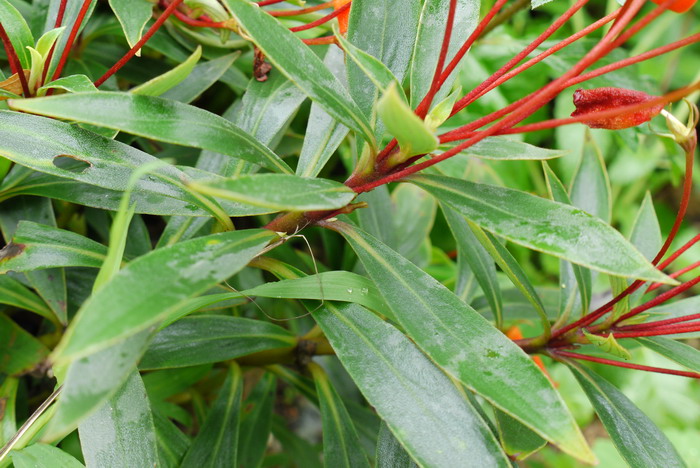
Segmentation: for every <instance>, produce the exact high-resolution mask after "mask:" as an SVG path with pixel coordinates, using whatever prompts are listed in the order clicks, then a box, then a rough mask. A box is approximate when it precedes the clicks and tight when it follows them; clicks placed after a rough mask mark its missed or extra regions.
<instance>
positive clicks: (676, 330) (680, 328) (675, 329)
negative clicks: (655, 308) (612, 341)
mask: <svg viewBox="0 0 700 468" xmlns="http://www.w3.org/2000/svg"><path fill="white" fill-rule="evenodd" d="M699 331H700V322H690V323H678V324H676V325H673V326H668V327H656V328H646V329H643V330H632V331H627V330H624V331H616V332H615V338H639V337H642V336H664V335H678V334H681V333H695V332H699Z"/></svg>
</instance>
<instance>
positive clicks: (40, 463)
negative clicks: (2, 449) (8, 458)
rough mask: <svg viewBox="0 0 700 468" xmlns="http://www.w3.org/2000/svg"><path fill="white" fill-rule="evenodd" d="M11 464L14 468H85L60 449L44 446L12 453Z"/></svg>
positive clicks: (40, 445) (38, 445)
mask: <svg viewBox="0 0 700 468" xmlns="http://www.w3.org/2000/svg"><path fill="white" fill-rule="evenodd" d="M12 463H13V464H14V465H15V468H85V466H84V465H83V464H82V463H80V462H79V461H78V460H76V459H75V458H73V457H72V456H70V455H68V454H67V453H66V452H64V451H63V450H61V449H60V448H58V447H53V446H51V445H46V444H32V445H30V446H29V447H27V448H25V449H22V450H19V451H16V452H13V453H12Z"/></svg>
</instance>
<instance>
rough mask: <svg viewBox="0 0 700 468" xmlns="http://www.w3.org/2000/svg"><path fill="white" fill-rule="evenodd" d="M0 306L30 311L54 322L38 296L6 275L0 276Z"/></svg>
mask: <svg viewBox="0 0 700 468" xmlns="http://www.w3.org/2000/svg"><path fill="white" fill-rule="evenodd" d="M0 253H2V251H1V250H0ZM0 304H6V305H10V306H13V307H18V308H20V309H25V310H31V311H32V312H35V313H37V314H39V315H41V316H42V317H46V318H48V319H49V320H55V318H54V315H53V312H52V311H51V309H49V307H48V306H47V305H46V303H45V302H44V301H42V300H41V298H40V297H39V296H37V295H36V294H34V293H33V292H31V291H30V290H29V289H28V288H27V287H26V286H25V285H23V284H22V283H20V282H19V281H17V280H16V279H14V278H11V277H9V276H7V275H1V276H0Z"/></svg>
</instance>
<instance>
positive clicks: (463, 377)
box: [337, 225, 593, 461]
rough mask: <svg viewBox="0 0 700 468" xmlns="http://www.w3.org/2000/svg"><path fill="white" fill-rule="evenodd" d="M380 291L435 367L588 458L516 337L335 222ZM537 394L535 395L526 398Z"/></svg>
mask: <svg viewBox="0 0 700 468" xmlns="http://www.w3.org/2000/svg"><path fill="white" fill-rule="evenodd" d="M337 229H338V230H339V231H340V232H341V234H343V236H344V237H345V239H346V240H347V241H348V243H350V245H351V246H352V248H353V250H355V252H356V253H357V255H358V257H359V258H360V260H361V261H362V264H363V265H364V267H365V269H366V270H367V273H368V274H369V276H370V277H371V278H372V279H374V280H375V282H377V281H379V282H381V284H382V288H381V289H380V291H381V293H382V295H383V296H384V299H385V300H386V302H387V304H388V305H389V307H390V308H391V309H392V311H393V312H394V315H395V316H396V318H397V320H398V322H399V323H400V324H401V325H402V326H403V328H404V329H405V330H406V332H407V334H408V335H409V336H410V337H411V338H412V339H413V340H415V342H416V344H417V345H418V346H419V347H420V348H421V349H422V350H423V351H425V352H426V353H427V354H428V355H429V356H430V358H431V359H433V360H434V361H435V362H436V363H437V364H438V365H440V367H442V368H443V369H445V371H447V372H448V373H449V374H450V375H452V376H453V377H454V378H456V379H458V380H460V381H462V382H463V383H464V384H465V385H467V386H468V387H469V388H471V389H473V390H474V391H476V392H477V393H479V394H480V395H482V396H483V397H484V398H486V399H487V400H488V401H489V402H490V403H492V404H493V405H495V406H496V407H498V408H500V409H502V410H503V411H505V412H507V413H509V414H510V415H511V416H513V417H514V418H516V419H518V420H519V421H521V422H522V423H524V424H525V425H527V426H528V427H530V428H531V429H532V430H533V431H535V432H537V433H538V434H540V435H541V436H542V437H544V438H545V439H547V440H549V441H550V442H552V443H554V444H556V445H558V446H559V447H560V448H561V449H562V450H564V451H565V452H567V453H569V454H571V455H574V456H576V457H579V458H581V459H582V460H589V461H590V460H592V459H593V456H592V454H591V452H590V451H589V449H588V447H587V445H586V443H585V441H584V439H583V436H582V435H581V433H580V431H579V429H578V427H577V426H576V423H575V422H574V420H573V417H572V416H571V414H570V413H569V411H568V410H567V409H566V406H565V405H564V402H563V401H562V400H561V397H560V396H559V394H558V393H557V392H556V390H555V389H554V387H552V384H551V382H550V381H549V380H548V379H547V377H545V376H544V374H543V373H542V372H541V371H540V370H539V368H538V367H537V366H536V365H535V364H534V363H533V362H532V360H531V359H530V358H529V357H528V356H527V354H525V353H524V352H523V351H522V350H521V349H520V348H519V347H518V346H517V345H515V344H514V343H513V342H512V341H511V340H509V339H508V338H506V337H505V336H504V335H503V334H502V333H501V332H499V331H498V330H497V329H496V328H494V327H493V326H492V325H491V324H490V323H488V322H487V321H486V319H484V318H483V317H482V316H481V315H479V314H478V313H476V312H475V311H474V310H473V309H472V308H471V307H469V306H467V305H466V304H464V302H462V301H461V300H460V299H459V298H458V297H457V296H456V295H455V294H454V293H452V292H451V291H450V290H448V289H447V288H445V287H444V286H443V285H441V284H440V283H438V282H437V280H435V279H434V278H432V277H431V276H429V275H428V274H427V273H425V272H424V271H422V270H421V269H419V268H418V267H416V266H415V265H414V264H412V263H411V262H409V261H408V260H406V259H404V258H403V257H401V256H400V255H398V254H397V253H396V252H394V251H393V250H391V249H390V248H388V247H387V246H385V245H384V244H382V243H380V242H379V241H377V240H376V239H374V238H373V237H371V236H370V235H368V234H366V233H364V232H362V231H359V230H356V229H353V228H351V227H350V226H348V225H340V226H338V228H337ZM533 394H537V395H539V398H530V396H531V395H533Z"/></svg>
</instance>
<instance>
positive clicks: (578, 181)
mask: <svg viewBox="0 0 700 468" xmlns="http://www.w3.org/2000/svg"><path fill="white" fill-rule="evenodd" d="M610 192H611V188H610V179H609V177H608V171H607V169H606V168H605V161H604V160H603V155H602V154H601V152H600V149H599V148H598V145H597V144H596V142H595V140H594V139H593V137H592V136H591V134H590V131H587V132H586V141H585V142H584V145H583V151H582V152H581V161H580V163H579V166H578V168H577V170H576V173H575V174H574V178H573V181H572V182H571V193H570V196H571V201H572V202H573V204H574V206H577V207H579V208H581V209H582V210H583V211H585V212H586V213H590V214H592V215H593V216H597V217H599V218H600V219H602V220H603V221H605V222H607V223H609V222H610V218H611V216H612V201H611V198H610Z"/></svg>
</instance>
